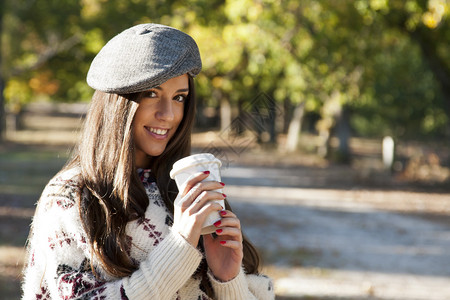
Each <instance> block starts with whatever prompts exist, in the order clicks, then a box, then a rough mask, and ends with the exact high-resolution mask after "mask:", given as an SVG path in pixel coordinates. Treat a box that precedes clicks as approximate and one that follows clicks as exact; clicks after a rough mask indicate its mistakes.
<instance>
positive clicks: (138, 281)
mask: <svg viewBox="0 0 450 300" xmlns="http://www.w3.org/2000/svg"><path fill="white" fill-rule="evenodd" d="M80 194H81V193H80V192H79V190H78V192H77V187H76V184H75V183H74V182H72V181H70V180H59V181H58V180H53V181H51V182H50V183H49V185H48V186H47V187H46V189H45V190H44V193H43V195H42V197H41V199H40V203H39V205H38V208H37V211H36V214H35V217H34V218H33V225H32V234H31V236H30V239H29V244H28V256H29V257H28V264H27V267H26V269H25V272H24V282H23V285H22V287H23V299H111V300H114V299H118V300H119V299H120V300H124V299H130V300H131V299H172V298H174V296H175V295H176V292H177V291H178V290H179V289H180V288H181V287H182V286H183V285H184V284H185V282H186V281H187V280H188V279H189V278H190V277H191V276H192V274H193V273H194V272H195V270H196V269H197V267H198V265H199V264H200V261H201V258H202V255H201V253H200V252H199V251H198V250H197V249H195V248H194V247H192V246H191V245H190V244H189V243H188V242H187V241H186V240H185V239H184V238H183V237H181V236H180V235H179V234H178V233H175V232H172V231H170V232H169V234H168V235H167V236H166V237H165V239H164V240H163V241H161V243H159V245H157V246H156V247H155V248H154V249H153V251H151V252H150V253H149V255H148V257H147V258H146V259H145V260H144V261H142V262H141V263H140V265H139V269H138V270H136V271H135V272H134V273H133V274H131V275H130V276H128V277H125V278H120V279H117V278H108V279H105V277H106V276H101V275H102V272H97V273H98V274H100V276H95V275H94V274H93V272H92V271H91V266H90V263H91V261H90V259H91V255H90V247H89V246H88V244H87V242H86V240H87V239H86V236H85V232H84V230H83V227H82V224H81V220H80V217H79V211H78V205H77V201H79V197H80ZM77 197H78V199H77ZM103 274H104V273H103Z"/></svg>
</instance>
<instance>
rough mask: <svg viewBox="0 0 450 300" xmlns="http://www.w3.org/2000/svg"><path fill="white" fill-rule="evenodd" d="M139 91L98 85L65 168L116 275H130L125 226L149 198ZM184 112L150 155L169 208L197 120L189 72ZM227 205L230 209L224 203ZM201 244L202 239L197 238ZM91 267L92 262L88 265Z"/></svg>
mask: <svg viewBox="0 0 450 300" xmlns="http://www.w3.org/2000/svg"><path fill="white" fill-rule="evenodd" d="M139 100H140V94H129V95H117V94H108V93H103V92H99V91H96V92H95V93H94V96H93V97H92V103H91V106H90V109H89V112H88V114H87V116H86V120H85V124H84V128H83V133H82V137H81V140H80V142H79V144H78V146H77V148H76V152H75V155H74V156H73V158H72V159H71V160H70V161H69V162H68V164H67V165H66V167H65V169H69V168H72V167H74V166H78V167H80V169H81V177H82V185H83V188H85V189H87V192H88V197H87V198H86V199H83V201H80V207H79V209H80V216H81V220H82V222H83V226H84V229H85V231H86V233H87V237H88V239H89V242H90V245H91V247H92V251H93V255H95V256H96V257H97V258H98V259H99V260H100V262H101V263H102V267H103V268H104V269H105V270H106V271H107V272H108V273H109V274H111V275H113V276H115V277H124V276H128V275H130V274H131V273H132V272H133V271H135V270H136V269H137V268H138V266H137V265H136V264H135V263H134V262H133V261H132V260H131V258H130V257H129V254H128V253H129V251H127V250H129V249H128V247H129V245H128V244H127V240H126V235H125V227H126V224H127V223H128V222H129V221H131V220H134V219H137V218H141V217H143V216H144V214H145V210H146V208H147V206H148V204H149V200H148V197H147V195H146V193H145V190H144V188H143V185H142V183H141V182H140V180H139V178H138V176H137V172H136V165H135V158H134V141H133V132H132V123H133V119H134V115H135V113H136V110H137V107H138V103H139ZM185 103H186V104H185V106H184V116H183V119H182V121H181V123H180V125H179V126H178V129H177V132H176V133H175V135H174V136H173V137H172V139H171V140H170V141H169V143H168V144H167V146H166V149H165V150H164V152H163V153H162V154H161V155H160V156H158V157H155V158H154V159H153V162H152V166H151V168H152V173H154V175H155V177H156V181H157V185H158V188H159V190H160V193H161V196H162V198H163V200H164V202H165V204H166V206H167V208H168V209H169V210H170V211H171V212H172V213H173V202H174V199H175V197H176V195H177V194H178V189H177V187H176V184H175V182H174V181H173V180H171V179H170V177H169V171H170V169H171V167H172V165H173V163H174V162H175V161H177V160H178V159H180V158H183V157H185V156H188V155H189V154H190V152H191V133H192V127H193V124H194V120H195V89H194V81H193V79H192V78H191V77H189V94H188V97H187V101H186V102H185ZM227 208H228V209H230V207H229V205H228V204H227ZM200 244H201V243H200ZM243 264H244V268H245V270H246V272H247V273H257V272H258V267H259V256H258V254H257V252H256V250H255V248H254V247H253V246H252V245H251V244H250V243H249V242H248V240H247V239H246V238H244V262H243ZM201 266H203V267H201V268H200V269H199V270H200V271H198V272H197V274H198V275H199V276H201V278H202V288H203V290H205V291H206V292H207V293H208V294H209V295H211V294H212V290H211V289H210V286H209V284H208V282H207V281H208V280H207V275H206V272H207V267H206V262H205V261H203V262H202V265H201ZM91 268H92V271H93V272H94V273H95V269H94V266H91Z"/></svg>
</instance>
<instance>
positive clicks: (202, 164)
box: [170, 153, 225, 234]
mask: <svg viewBox="0 0 450 300" xmlns="http://www.w3.org/2000/svg"><path fill="white" fill-rule="evenodd" d="M221 165H222V162H221V161H220V160H219V159H217V158H216V157H214V155H212V154H210V153H200V154H194V155H190V156H187V157H185V158H182V159H180V160H178V161H176V162H175V163H174V164H173V168H172V170H171V171H170V178H172V179H174V180H175V182H176V184H177V186H178V189H179V190H180V191H182V189H183V188H184V185H185V183H186V181H187V180H188V179H190V178H191V176H192V175H194V174H197V173H200V172H204V171H210V175H209V176H208V178H206V179H205V181H219V182H220V181H221V177H220V166H221ZM216 191H218V192H220V193H222V189H218V190H216ZM215 202H217V203H219V204H220V205H221V206H222V207H223V208H225V203H224V201H223V200H216V201H215ZM175 205H176V203H175ZM220 219H221V217H220V215H219V213H218V212H213V213H211V214H210V215H209V216H208V217H207V218H206V220H205V222H204V223H203V226H202V232H201V233H202V234H209V233H213V232H214V231H215V230H216V228H215V226H214V225H213V224H214V223H215V222H216V221H218V220H220Z"/></svg>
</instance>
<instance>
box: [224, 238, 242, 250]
mask: <svg viewBox="0 0 450 300" xmlns="http://www.w3.org/2000/svg"><path fill="white" fill-rule="evenodd" d="M220 245H222V246H223V247H227V248H231V249H234V250H241V249H242V243H241V242H239V241H230V240H223V241H220Z"/></svg>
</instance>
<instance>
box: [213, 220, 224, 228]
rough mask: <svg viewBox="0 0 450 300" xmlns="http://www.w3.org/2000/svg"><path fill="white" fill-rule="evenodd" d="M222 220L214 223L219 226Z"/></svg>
mask: <svg viewBox="0 0 450 300" xmlns="http://www.w3.org/2000/svg"><path fill="white" fill-rule="evenodd" d="M221 223H222V222H221V221H217V222H216V223H214V226H216V227H219V225H220V224H221Z"/></svg>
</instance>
